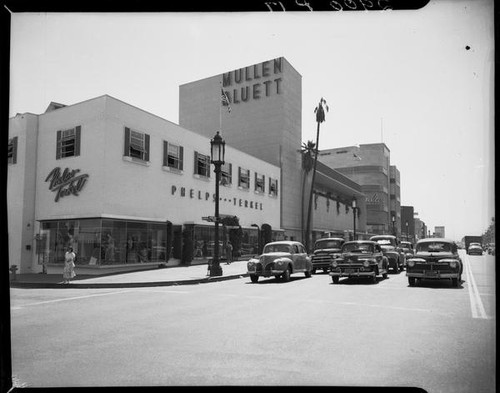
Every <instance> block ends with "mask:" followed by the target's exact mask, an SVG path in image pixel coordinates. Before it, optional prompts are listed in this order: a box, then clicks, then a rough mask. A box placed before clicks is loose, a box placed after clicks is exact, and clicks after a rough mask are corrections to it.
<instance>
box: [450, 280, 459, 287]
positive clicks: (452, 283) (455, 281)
mask: <svg viewBox="0 0 500 393" xmlns="http://www.w3.org/2000/svg"><path fill="white" fill-rule="evenodd" d="M451 285H452V286H453V287H456V288H458V278H452V279H451Z"/></svg>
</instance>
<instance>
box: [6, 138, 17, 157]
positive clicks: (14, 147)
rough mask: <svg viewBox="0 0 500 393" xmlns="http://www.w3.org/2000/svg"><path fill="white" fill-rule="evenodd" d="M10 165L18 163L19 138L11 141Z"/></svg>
mask: <svg viewBox="0 0 500 393" xmlns="http://www.w3.org/2000/svg"><path fill="white" fill-rule="evenodd" d="M7 157H8V163H9V164H15V163H16V162H17V136H15V137H14V138H11V139H9V152H8V155H7Z"/></svg>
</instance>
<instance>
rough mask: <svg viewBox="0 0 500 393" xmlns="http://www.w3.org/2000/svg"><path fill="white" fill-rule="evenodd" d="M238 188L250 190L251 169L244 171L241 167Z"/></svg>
mask: <svg viewBox="0 0 500 393" xmlns="http://www.w3.org/2000/svg"><path fill="white" fill-rule="evenodd" d="M238 187H241V188H244V189H247V190H248V189H249V188H250V169H243V168H242V167H239V171H238Z"/></svg>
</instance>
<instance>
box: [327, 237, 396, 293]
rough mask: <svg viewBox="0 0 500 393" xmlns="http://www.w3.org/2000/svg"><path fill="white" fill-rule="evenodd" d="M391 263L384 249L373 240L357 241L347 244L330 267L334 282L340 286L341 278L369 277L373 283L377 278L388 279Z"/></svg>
mask: <svg viewBox="0 0 500 393" xmlns="http://www.w3.org/2000/svg"><path fill="white" fill-rule="evenodd" d="M388 269H389V261H388V259H387V257H386V256H385V255H384V252H383V250H382V247H381V246H380V244H378V243H377V242H374V241H371V240H355V241H349V242H345V243H344V245H343V246H342V249H341V256H339V257H337V258H336V259H334V260H333V261H332V263H331V265H330V276H331V277H332V282H333V283H334V284H338V282H339V280H340V278H341V277H368V278H369V279H370V280H372V282H373V283H376V282H377V276H378V275H382V277H384V278H387V271H388Z"/></svg>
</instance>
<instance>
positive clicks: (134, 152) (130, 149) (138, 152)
mask: <svg viewBox="0 0 500 393" xmlns="http://www.w3.org/2000/svg"><path fill="white" fill-rule="evenodd" d="M123 155H124V156H127V157H132V158H135V159H138V160H141V161H149V135H148V134H145V133H143V132H139V131H135V130H131V129H130V128H127V127H125V150H124V154H123Z"/></svg>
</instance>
